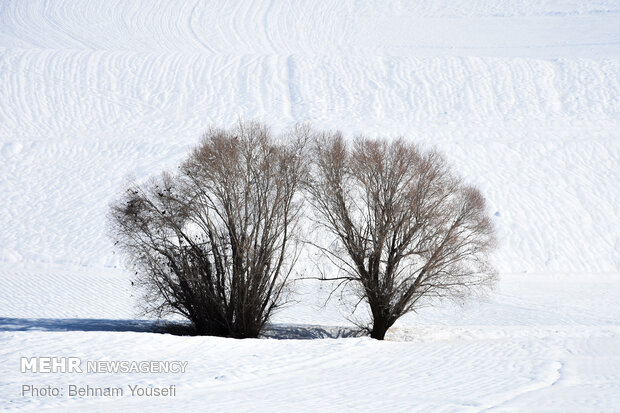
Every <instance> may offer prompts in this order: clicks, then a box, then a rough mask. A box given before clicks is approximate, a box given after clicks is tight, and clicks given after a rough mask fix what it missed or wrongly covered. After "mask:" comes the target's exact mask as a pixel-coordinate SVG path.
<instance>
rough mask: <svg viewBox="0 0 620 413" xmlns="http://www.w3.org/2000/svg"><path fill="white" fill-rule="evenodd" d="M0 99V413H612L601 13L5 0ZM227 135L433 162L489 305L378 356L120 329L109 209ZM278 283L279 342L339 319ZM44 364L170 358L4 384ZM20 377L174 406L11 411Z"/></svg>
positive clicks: (121, 291) (128, 294) (441, 317)
mask: <svg viewBox="0 0 620 413" xmlns="http://www.w3.org/2000/svg"><path fill="white" fill-rule="evenodd" d="M0 97H1V99H0V194H2V196H0V409H2V408H7V409H15V410H20V411H22V410H32V411H39V410H41V409H43V408H50V409H53V410H58V411H66V410H80V409H82V408H84V409H87V410H91V411H125V410H128V409H129V410H132V409H134V410H135V409H138V408H139V409H146V410H151V409H154V408H155V407H156V403H157V405H158V406H159V404H161V405H162V406H163V407H165V408H166V409H167V410H184V411H187V410H190V411H191V410H195V409H206V410H208V411H247V410H250V409H252V410H257V411H274V410H280V411H288V410H292V409H293V408H296V409H300V410H306V411H316V410H318V409H320V410H325V411H348V410H360V409H363V410H374V411H429V410H431V411H483V410H485V409H490V410H496V411H562V412H564V411H618V410H620V351H619V350H618V349H619V348H620V206H619V205H620V185H619V184H618V183H619V182H620V3H619V2H618V1H605V0H599V1H589V2H584V1H570V0H565V1H535V0H520V1H508V0H506V1H500V0H498V1H482V0H479V1H475V0H462V1H449V2H448V1H437V0H428V1H416V2H408V1H401V2H398V1H388V2H385V1H374V2H373V1H368V2H354V1H333V2H306V3H305V4H301V5H299V4H296V5H295V6H292V5H289V3H288V2H276V1H262V0H261V1H256V2H253V4H251V5H247V4H244V3H241V2H238V3H237V2H224V1H222V2H184V3H181V2H163V1H162V2H154V1H151V0H143V1H133V0H132V1H127V0H123V1H120V0H119V1H117V2H114V1H77V0H75V1H62V0H57V1H47V2H46V1H28V2H25V1H24V2H2V3H0ZM238 117H243V118H255V119H259V120H264V121H266V122H268V123H269V124H271V125H273V126H274V127H275V128H276V129H278V130H280V129H283V128H286V127H289V126H291V125H293V124H295V123H296V122H303V121H309V122H311V123H313V124H314V125H315V126H317V127H324V128H339V129H343V130H344V131H345V132H346V133H347V134H348V135H352V134H355V133H359V132H365V133H369V134H378V133H382V134H385V135H388V136H397V135H401V134H403V135H405V136H408V137H410V138H412V139H416V140H418V141H421V142H424V143H426V144H428V145H436V146H437V147H438V148H439V149H441V150H442V151H444V152H445V153H446V156H447V157H448V159H449V161H450V162H451V163H452V164H453V165H454V166H455V168H457V169H458V170H459V171H460V172H461V173H462V174H463V175H464V176H465V177H466V178H467V179H468V180H469V181H471V182H473V183H475V184H477V185H478V186H479V187H480V188H481V190H482V191H483V193H484V195H485V196H486V197H487V199H488V202H489V205H490V208H491V213H492V214H494V219H495V222H496V225H497V228H498V231H499V236H500V241H501V246H500V250H499V251H498V253H497V254H496V257H495V260H496V263H497V267H498V268H499V269H500V272H501V277H502V278H501V281H500V283H499V285H498V287H497V289H496V291H494V292H493V293H491V294H490V295H489V296H488V297H486V298H484V299H476V300H473V301H472V302H471V303H470V304H469V305H467V306H466V307H464V308H461V307H458V306H455V305H453V304H451V303H445V304H443V305H442V306H440V307H438V308H425V309H423V310H422V311H420V312H419V313H418V314H412V315H409V316H407V317H406V318H405V319H403V320H401V321H400V322H399V323H398V325H397V326H396V328H394V330H393V331H392V332H391V334H390V339H391V341H390V342H385V343H378V342H374V341H372V340H369V339H366V338H346V339H326V340H274V339H264V340H244V341H235V340H228V339H218V338H208V337H178V336H171V335H166V334H154V333H146V332H141V331H144V330H148V329H149V328H151V322H149V321H140V319H141V318H142V316H141V315H140V313H139V311H138V309H137V308H136V303H137V302H138V301H137V300H136V297H137V296H138V295H139V293H138V292H137V291H136V290H135V289H133V288H132V286H131V282H130V277H131V274H129V273H128V272H126V271H124V270H123V269H122V267H121V266H120V263H121V260H120V258H119V257H118V254H115V252H114V251H113V249H112V246H111V244H110V242H109V240H108V239H107V238H106V236H105V219H104V218H105V213H106V208H107V204H108V203H109V202H110V201H111V200H112V199H113V198H114V197H115V195H116V194H117V193H118V190H119V188H120V186H121V184H122V182H123V181H124V179H126V177H127V176H128V175H133V176H135V177H137V178H138V179H141V178H144V177H147V176H148V175H149V174H151V173H156V172H158V171H160V170H161V169H162V168H166V167H172V166H174V164H175V162H177V161H178V160H179V159H180V158H181V157H183V156H184V154H185V153H186V151H187V148H188V146H189V145H192V144H194V143H195V142H196V141H197V139H198V137H199V136H200V134H201V132H202V131H203V130H204V129H205V128H206V127H207V126H209V125H212V124H216V125H220V126H228V125H230V124H231V123H232V122H234V121H235V120H236V119H237V118H238ZM300 290H301V293H302V294H301V295H300V296H298V297H297V302H296V303H294V304H292V305H291V306H289V307H288V308H286V309H284V310H283V311H282V312H280V313H279V314H278V315H277V317H276V319H275V323H277V325H276V327H277V328H274V331H276V332H277V334H276V335H278V334H282V331H287V330H286V328H287V327H286V326H292V325H294V327H290V328H289V330H288V331H289V332H291V335H292V336H293V337H295V334H298V333H295V332H296V331H297V332H299V331H302V332H303V331H313V332H316V331H318V330H317V329H321V328H322V329H324V331H327V332H328V333H329V332H337V331H338V330H337V328H336V327H337V326H345V327H346V326H347V325H348V324H347V321H346V320H345V318H344V316H346V312H345V310H343V309H341V308H339V307H338V303H337V302H331V303H329V304H328V305H327V307H325V308H323V307H322V303H323V298H324V297H325V295H326V292H325V291H324V290H323V291H321V290H319V287H318V286H317V285H316V284H313V283H305V284H303V285H301V288H300ZM304 325H312V326H315V327H312V328H309V327H308V328H307V329H306V330H303V329H304V328H305V327H304ZM302 336H303V334H301V333H299V338H301V337H302ZM43 355H52V356H78V357H81V358H83V359H85V360H86V359H90V360H98V359H104V360H125V359H126V360H145V359H162V360H185V361H188V363H189V364H188V370H187V372H186V373H183V374H176V375H166V376H162V375H149V374H133V375H132V374H124V375H118V374H117V375H101V374H95V375H85V374H79V375H70V374H48V375H45V374H22V373H19V358H20V357H22V356H28V357H32V356H43ZM34 383H38V384H42V385H43V384H44V385H48V384H49V385H56V386H65V387H66V386H67V385H68V384H71V383H75V384H80V385H87V384H88V385H92V386H125V388H126V386H127V385H134V384H145V385H149V384H150V385H155V386H159V385H161V386H164V385H176V386H177V396H176V397H174V398H169V399H165V398H160V399H154V398H148V397H139V398H135V397H129V396H127V395H125V397H122V398H82V399H80V398H76V397H67V396H65V397H52V398H46V397H41V398H36V397H22V396H21V393H20V390H21V385H22V384H34Z"/></svg>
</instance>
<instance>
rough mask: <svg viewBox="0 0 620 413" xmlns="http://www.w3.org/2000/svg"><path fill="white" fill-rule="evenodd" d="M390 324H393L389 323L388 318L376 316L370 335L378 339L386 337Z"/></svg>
mask: <svg viewBox="0 0 620 413" xmlns="http://www.w3.org/2000/svg"><path fill="white" fill-rule="evenodd" d="M390 326H391V324H389V323H388V321H387V320H385V319H383V318H381V317H377V318H375V319H374V321H373V324H372V331H371V332H370V337H372V338H374V339H376V340H383V339H384V338H385V333H387V331H388V329H389V328H390Z"/></svg>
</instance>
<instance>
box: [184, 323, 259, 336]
mask: <svg viewBox="0 0 620 413" xmlns="http://www.w3.org/2000/svg"><path fill="white" fill-rule="evenodd" d="M193 325H194V334H195V335H197V336H215V337H229V338H258V335H259V334H260V330H261V329H260V328H256V327H248V328H241V327H239V326H234V327H233V328H228V327H227V326H224V325H221V324H217V323H204V322H195V321H194V322H193Z"/></svg>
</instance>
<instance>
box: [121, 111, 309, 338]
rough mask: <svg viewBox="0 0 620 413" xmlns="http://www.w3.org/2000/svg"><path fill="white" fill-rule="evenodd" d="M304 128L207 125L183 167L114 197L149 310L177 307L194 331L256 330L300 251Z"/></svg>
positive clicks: (245, 333)
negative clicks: (279, 133)
mask: <svg viewBox="0 0 620 413" xmlns="http://www.w3.org/2000/svg"><path fill="white" fill-rule="evenodd" d="M302 135H303V134H297V135H294V136H290V137H289V138H288V139H287V140H286V142H284V140H279V141H277V140H275V139H274V138H273V137H272V136H271V134H270V132H269V130H268V129H267V128H266V127H265V126H263V125H260V124H257V123H243V122H239V124H238V125H237V126H236V127H235V128H234V129H232V130H220V129H211V130H209V131H208V132H207V133H206V134H205V135H204V137H203V140H202V143H201V144H200V145H199V146H198V147H197V148H195V149H194V150H193V152H192V153H191V155H190V156H189V157H188V159H187V160H186V161H185V162H183V164H182V165H181V166H180V169H179V171H178V173H176V174H174V175H172V174H167V173H164V174H162V175H161V177H159V178H156V179H152V180H151V181H149V182H147V183H145V184H142V185H138V184H132V185H130V187H129V188H128V189H127V190H126V192H125V193H124V196H123V197H122V198H121V199H119V200H118V201H117V202H115V203H113V204H112V205H111V209H110V222H111V233H112V236H113V238H114V239H115V240H116V243H117V244H118V245H120V247H121V248H122V250H123V251H124V252H125V253H126V254H127V256H128V258H129V260H130V262H131V264H132V265H133V266H134V267H135V269H136V272H137V275H138V281H139V282H140V283H141V284H142V285H143V286H145V287H146V289H147V294H146V302H147V308H148V309H149V310H150V311H153V312H156V313H157V314H158V315H163V314H166V313H177V314H181V315H182V316H184V317H186V318H188V319H189V320H191V321H192V323H193V324H194V325H195V327H196V331H197V332H198V334H209V335H219V336H230V337H237V338H244V337H256V336H258V334H259V333H260V331H261V329H262V328H263V326H264V325H265V323H266V322H267V321H268V320H269V317H270V316H271V315H272V314H273V312H274V310H275V309H276V308H277V307H278V306H279V305H280V304H281V303H282V298H283V293H284V291H285V287H286V285H287V280H288V279H289V276H290V274H291V271H292V266H293V264H294V262H295V260H296V258H297V256H298V253H297V251H298V250H297V245H298V239H297V238H298V237H297V224H298V218H299V215H300V208H301V198H300V196H299V195H298V189H299V186H300V183H301V182H302V180H303V179H304V174H305V173H306V171H307V168H306V165H305V157H304V156H302V151H303V148H304V142H303V136H302Z"/></svg>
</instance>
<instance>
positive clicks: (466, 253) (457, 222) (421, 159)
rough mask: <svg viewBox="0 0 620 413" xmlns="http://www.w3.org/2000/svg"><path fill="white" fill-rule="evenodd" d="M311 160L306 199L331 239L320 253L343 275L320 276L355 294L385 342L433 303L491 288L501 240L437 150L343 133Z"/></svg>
mask: <svg viewBox="0 0 620 413" xmlns="http://www.w3.org/2000/svg"><path fill="white" fill-rule="evenodd" d="M313 158H314V161H315V164H314V167H313V169H312V173H311V178H310V179H309V184H308V185H307V192H308V193H309V199H310V202H311V203H312V205H313V206H314V209H315V211H316V217H317V220H318V222H319V223H320V224H321V225H322V226H323V227H324V228H326V229H327V231H328V233H329V234H331V235H332V236H333V239H331V240H330V241H332V242H330V243H329V244H323V245H319V244H316V243H315V246H316V247H318V248H319V249H320V250H321V251H322V253H323V254H324V256H325V257H327V258H328V259H329V260H331V262H333V263H335V264H336V265H337V266H338V267H339V268H340V269H341V270H340V271H339V273H338V274H336V275H325V274H323V275H322V278H323V279H331V280H337V281H340V284H348V283H351V284H352V285H353V286H354V287H357V288H356V291H357V292H358V294H359V301H358V303H357V304H359V303H360V302H365V303H367V304H368V306H369V310H370V313H371V317H372V326H371V327H367V328H368V329H369V330H370V333H371V337H373V338H376V339H379V340H382V339H383V338H384V336H385V334H386V332H387V330H388V329H389V328H390V327H391V326H392V325H393V324H394V322H395V321H396V320H397V319H398V318H399V317H401V316H402V315H404V314H406V313H408V312H410V311H413V310H415V309H416V308H418V307H419V306H420V305H421V304H422V303H423V302H427V303H428V302H429V301H428V300H429V299H430V300H432V299H436V298H443V297H463V296H464V294H465V293H466V292H468V291H471V290H478V289H479V287H482V286H483V285H488V284H490V283H491V282H492V281H493V279H494V277H495V271H494V269H493V268H492V266H491V265H490V264H489V260H488V253H489V252H490V251H491V250H492V248H493V247H494V244H495V236H494V228H493V225H492V223H491V221H490V219H489V217H488V216H487V214H486V211H485V202H484V198H483V197H482V195H481V193H480V191H478V190H477V189H476V188H473V187H471V186H467V185H464V184H463V183H462V181H461V180H460V179H459V178H458V177H456V176H455V175H454V174H453V173H451V172H450V171H449V169H448V166H447V164H446V161H445V160H444V158H443V157H442V156H441V155H440V154H439V153H438V152H436V151H427V152H425V151H421V150H420V149H418V148H417V147H416V146H415V145H413V144H411V143H408V142H405V141H403V140H396V141H393V142H387V141H385V140H374V139H368V138H365V137H360V138H357V139H355V140H354V142H353V143H352V144H349V143H347V142H346V141H345V140H344V139H343V137H342V136H341V134H340V133H323V134H320V135H318V136H317V137H316V141H315V145H314V157H313ZM356 307H357V305H356Z"/></svg>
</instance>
